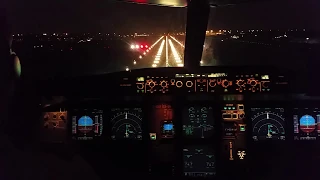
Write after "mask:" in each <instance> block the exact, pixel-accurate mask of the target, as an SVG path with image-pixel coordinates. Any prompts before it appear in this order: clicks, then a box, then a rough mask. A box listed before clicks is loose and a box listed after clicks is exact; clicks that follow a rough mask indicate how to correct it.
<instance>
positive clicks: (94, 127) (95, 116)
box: [72, 109, 103, 140]
mask: <svg viewBox="0 0 320 180" xmlns="http://www.w3.org/2000/svg"><path fill="white" fill-rule="evenodd" d="M102 130H103V111H102V110H98V109H91V110H89V109H82V110H74V111H73V112H72V135H73V139H77V140H92V139H94V138H95V137H98V136H101V134H102Z"/></svg>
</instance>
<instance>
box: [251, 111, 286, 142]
mask: <svg viewBox="0 0 320 180" xmlns="http://www.w3.org/2000/svg"><path fill="white" fill-rule="evenodd" d="M251 114H252V116H251V120H252V138H253V139H254V140H255V141H259V140H268V139H270V140H285V118H284V109H283V108H251Z"/></svg>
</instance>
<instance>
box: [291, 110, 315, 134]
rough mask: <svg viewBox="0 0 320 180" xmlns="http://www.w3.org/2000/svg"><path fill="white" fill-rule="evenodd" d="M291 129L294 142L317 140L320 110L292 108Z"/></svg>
mask: <svg viewBox="0 0 320 180" xmlns="http://www.w3.org/2000/svg"><path fill="white" fill-rule="evenodd" d="M293 128H294V139H295V140H317V139H319V137H320V109H319V108H294V111H293Z"/></svg>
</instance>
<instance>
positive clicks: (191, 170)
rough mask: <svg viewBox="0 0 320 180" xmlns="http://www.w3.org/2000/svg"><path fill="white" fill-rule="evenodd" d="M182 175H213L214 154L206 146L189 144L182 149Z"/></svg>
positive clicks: (214, 169) (214, 165)
mask: <svg viewBox="0 0 320 180" xmlns="http://www.w3.org/2000/svg"><path fill="white" fill-rule="evenodd" d="M183 161H184V168H183V173H184V176H189V177H213V176H215V174H216V164H215V155H214V151H213V149H212V148H209V147H208V146H190V147H185V148H184V149H183Z"/></svg>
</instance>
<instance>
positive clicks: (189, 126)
mask: <svg viewBox="0 0 320 180" xmlns="http://www.w3.org/2000/svg"><path fill="white" fill-rule="evenodd" d="M213 132H214V119H213V110H212V107H210V106H192V107H188V108H186V109H185V111H184V116H183V134H184V135H185V136H186V137H191V138H210V137H212V136H213Z"/></svg>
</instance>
